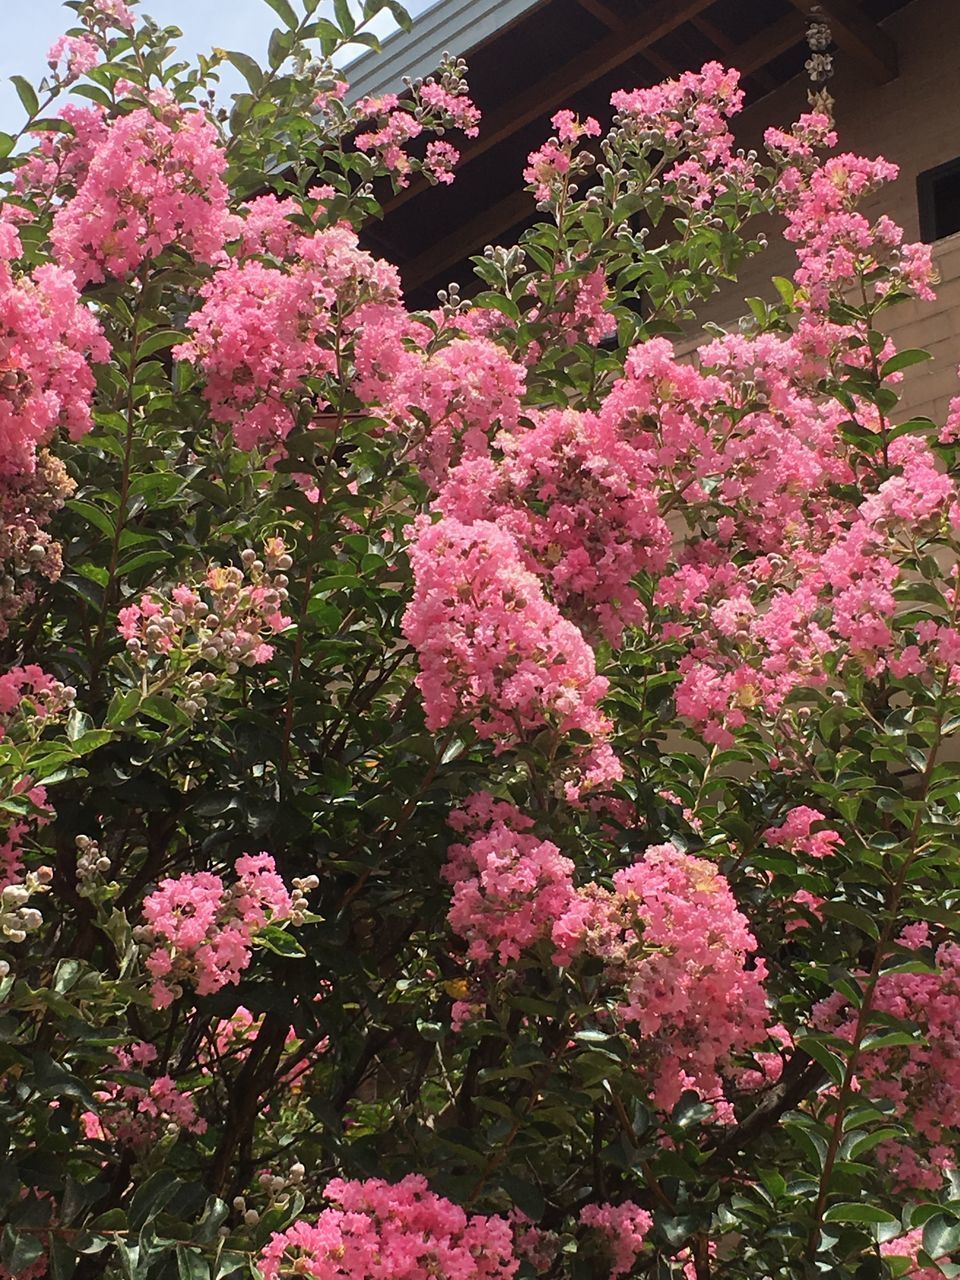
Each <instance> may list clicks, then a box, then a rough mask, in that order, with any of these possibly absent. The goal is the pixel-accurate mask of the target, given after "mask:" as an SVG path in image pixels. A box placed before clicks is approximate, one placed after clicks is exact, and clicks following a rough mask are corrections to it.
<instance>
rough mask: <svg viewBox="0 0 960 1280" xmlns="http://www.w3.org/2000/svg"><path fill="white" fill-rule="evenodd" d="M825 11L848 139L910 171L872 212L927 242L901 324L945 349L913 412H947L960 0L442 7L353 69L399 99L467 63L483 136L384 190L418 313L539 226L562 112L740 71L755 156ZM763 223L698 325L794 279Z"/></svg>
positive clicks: (675, 0) (894, 319)
mask: <svg viewBox="0 0 960 1280" xmlns="http://www.w3.org/2000/svg"><path fill="white" fill-rule="evenodd" d="M818 14H819V16H821V17H822V18H823V20H824V21H825V22H826V23H827V24H828V25H829V27H830V33H831V36H832V39H833V47H832V50H831V52H832V58H833V64H834V73H833V75H832V76H831V78H830V80H829V89H830V93H831V94H832V96H833V98H834V100H835V108H834V113H835V116H836V120H837V126H838V129H839V131H840V136H841V145H842V147H843V148H844V149H845V150H851V151H860V152H863V153H865V154H868V155H874V154H877V153H882V154H883V155H885V156H886V157H887V158H888V159H890V160H893V161H894V162H895V163H897V164H898V165H899V166H900V177H899V179H898V181H897V182H896V183H894V184H892V185H891V186H888V187H887V188H885V189H884V191H883V193H882V194H881V195H880V197H878V199H877V202H876V204H877V207H876V209H875V210H873V212H880V211H881V209H882V210H884V211H886V212H888V213H889V214H890V215H891V216H892V217H893V218H895V219H896V220H897V221H898V222H899V223H901V225H902V226H903V227H904V228H905V231H906V235H907V237H908V238H909V239H918V238H923V239H926V240H929V241H932V242H934V254H935V258H936V261H937V265H938V268H939V271H940V275H941V281H942V283H941V285H940V288H939V291H938V292H939V297H938V301H937V302H936V303H934V304H930V303H907V304H904V305H903V306H901V307H898V308H895V309H894V310H893V311H892V312H891V313H890V320H891V326H892V332H893V335H894V337H895V339H896V341H897V342H898V344H899V345H900V346H905V347H907V346H924V347H927V348H928V349H929V350H930V351H931V352H932V354H933V356H934V360H933V361H932V362H930V363H928V364H926V365H923V366H918V367H917V368H915V369H913V370H910V371H909V372H908V374H907V383H906V386H905V408H906V409H907V410H908V411H909V412H910V413H915V414H927V415H929V416H931V417H933V418H935V419H936V418H942V416H943V413H944V412H945V408H946V401H947V400H948V399H949V397H950V396H951V395H953V394H954V393H955V391H956V390H957V389H958V387H957V379H956V367H957V364H958V363H960V74H958V72H960V65H958V64H960V0H859V2H857V0H820V3H819V4H817V3H815V0H438V2H437V3H435V4H433V5H431V6H430V8H428V9H427V10H426V11H425V12H424V13H423V14H422V15H421V16H420V17H419V18H418V19H417V20H416V22H415V23H414V25H413V29H412V30H411V31H410V32H406V33H403V32H398V33H397V34H396V35H394V36H393V37H391V38H390V39H389V40H387V41H386V42H385V44H384V49H383V53H382V54H381V55H374V54H370V55H365V56H364V57H362V58H360V59H359V60H358V61H357V62H355V63H354V64H353V66H352V67H351V68H350V74H351V79H352V88H353V92H354V93H355V94H357V95H360V94H368V93H372V94H375V93H380V92H385V91H388V90H396V89H399V88H400V87H401V85H402V78H403V76H405V75H410V76H418V75H427V74H429V72H430V71H431V70H432V69H433V68H434V67H436V65H437V63H438V61H439V59H440V56H441V54H442V53H443V51H444V50H447V51H449V52H450V53H452V54H457V55H462V56H464V57H465V58H466V59H467V61H468V63H469V68H470V71H469V80H470V87H471V93H472V96H473V97H474V99H475V100H476V101H477V103H478V105H479V106H480V107H481V109H482V110H483V113H484V120H483V125H482V127H481V132H480V136H479V138H477V139H475V140H473V141H469V142H467V144H466V145H465V146H464V147H462V148H461V150H462V153H463V154H462V160H461V165H460V168H459V170H458V175H457V181H456V182H455V183H454V184H453V186H451V187H430V186H428V185H427V184H426V183H425V182H423V181H421V180H419V179H415V180H414V181H413V182H411V184H410V186H409V187H408V188H407V189H405V190H403V191H401V192H399V193H397V194H395V195H389V194H388V195H387V196H386V198H385V199H384V202H383V203H384V219H383V222H382V223H381V224H379V225H376V226H374V227H371V228H370V229H369V234H368V241H369V244H370V247H371V248H373V249H374V250H376V251H377V252H378V253H380V254H381V255H382V256H384V257H386V258H388V259H390V260H391V261H393V262H395V263H397V265H398V266H399V267H400V269H401V272H402V275H403V279H404V285H405V288H406V291H407V295H408V297H409V298H410V300H411V302H412V303H413V304H414V305H420V306H424V305H431V304H432V302H433V300H434V298H435V295H436V291H437V289H438V288H440V287H442V286H444V285H446V284H447V283H449V282H450V281H451V280H456V281H458V282H459V283H461V284H462V285H464V286H466V285H468V283H469V281H470V279H471V269H470V263H469V258H470V255H472V254H475V253H479V252H481V251H482V249H483V247H484V245H486V244H490V243H494V244H495V243H498V242H504V243H508V242H510V241H511V240H513V239H514V238H515V237H516V235H517V234H518V233H519V232H520V231H521V230H522V228H523V227H524V226H526V225H527V224H528V223H529V222H530V221H531V220H532V218H533V216H534V209H533V203H532V200H531V197H530V196H529V194H528V193H527V192H525V191H524V190H523V189H522V177H521V172H522V169H523V167H524V162H525V158H526V156H527V154H528V152H530V151H531V150H533V149H534V148H535V147H537V146H539V145H540V143H541V142H542V141H543V140H544V138H546V136H547V135H548V134H549V132H550V126H549V118H550V116H551V115H552V114H553V112H554V111H556V110H557V109H558V108H559V107H561V106H569V107H571V108H573V109H574V110H576V111H578V112H579V113H580V114H591V115H595V116H597V117H598V118H599V119H600V120H601V122H603V121H604V119H607V120H608V119H609V117H610V107H609V97H610V93H611V92H612V91H613V90H614V89H617V88H630V87H633V86H635V85H638V84H653V83H655V82H656V81H657V80H660V79H662V78H664V77H665V76H671V75H676V74H677V73H678V72H679V71H681V70H684V69H687V68H695V67H699V66H701V65H702V63H703V62H705V61H707V60H710V59H717V60H719V61H721V62H725V63H727V64H728V65H733V66H736V67H738V68H739V69H740V71H741V73H742V75H743V84H744V88H745V90H746V94H747V106H746V109H745V111H744V113H743V114H742V116H741V117H740V118H739V121H738V123H737V126H736V127H737V134H738V141H739V142H740V143H741V144H742V145H743V146H746V147H750V146H757V145H758V144H759V142H760V139H761V136H762V133H763V129H764V127H765V126H766V125H768V124H771V123H777V124H787V123H789V122H790V121H791V120H793V119H795V118H796V116H797V115H798V114H799V112H801V111H803V110H806V109H808V108H807V90H808V88H809V86H810V81H809V77H808V74H807V71H806V70H805V63H806V61H807V59H808V58H809V56H810V49H809V47H808V45H807V38H806V37H807V27H808V23H809V21H810V18H811V16H816V15H818ZM869 211H870V210H869V209H868V212H869ZM770 231H771V232H772V233H773V234H771V235H770V240H771V245H772V247H771V249H770V250H769V251H768V252H767V253H765V254H763V255H761V257H760V258H758V259H755V260H753V261H752V262H750V263H748V264H746V266H745V269H744V271H743V273H742V275H741V280H740V283H739V285H738V287H737V288H736V290H735V291H731V292H730V293H722V294H721V295H719V296H718V297H717V298H716V299H715V300H714V301H713V303H712V304H711V306H710V307H709V308H708V309H707V311H706V312H705V313H704V315H703V318H704V319H710V320H714V321H717V322H718V323H721V324H722V323H727V322H732V321H733V320H735V318H736V317H737V316H738V315H739V314H740V313H741V311H742V310H743V306H742V299H743V298H744V297H746V296H751V295H754V294H759V295H764V294H767V295H770V296H772V293H771V286H770V277H771V276H772V275H780V274H789V272H790V270H791V265H790V264H791V255H790V248H789V246H787V245H785V244H783V242H782V241H780V240H779V237H778V236H777V235H776V228H773V227H771V228H770ZM778 245H779V247H778Z"/></svg>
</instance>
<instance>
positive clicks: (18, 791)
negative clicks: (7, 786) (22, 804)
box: [0, 778, 53, 889]
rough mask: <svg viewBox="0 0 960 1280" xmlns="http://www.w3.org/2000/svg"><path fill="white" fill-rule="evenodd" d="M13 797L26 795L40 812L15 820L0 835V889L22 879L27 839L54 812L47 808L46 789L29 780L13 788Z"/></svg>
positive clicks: (26, 779)
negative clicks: (32, 783) (33, 784)
mask: <svg viewBox="0 0 960 1280" xmlns="http://www.w3.org/2000/svg"><path fill="white" fill-rule="evenodd" d="M13 794H14V795H17V796H26V797H27V799H28V800H29V801H30V803H31V804H32V805H33V806H34V808H35V809H36V810H39V812H35V813H32V814H27V815H24V816H23V817H18V818H14V819H12V820H11V821H10V822H9V823H7V824H6V827H5V829H4V830H3V834H2V835H0V889H4V888H6V886H7V885H10V884H15V883H16V882H18V881H22V880H23V878H24V867H23V853H24V841H25V838H26V837H27V836H29V835H31V834H32V833H33V832H34V830H35V829H36V828H38V827H42V826H43V825H44V824H45V823H46V821H47V819H48V816H49V815H50V814H51V813H52V812H53V811H52V810H51V809H50V808H49V807H48V805H47V792H46V788H45V787H35V786H32V785H31V781H30V779H29V778H23V779H22V780H21V781H20V782H19V783H18V784H17V785H16V786H15V787H14V788H13Z"/></svg>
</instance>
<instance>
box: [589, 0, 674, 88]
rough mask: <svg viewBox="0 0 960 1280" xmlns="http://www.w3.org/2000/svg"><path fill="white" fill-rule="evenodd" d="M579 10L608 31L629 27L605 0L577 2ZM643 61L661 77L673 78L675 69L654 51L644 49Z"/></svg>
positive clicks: (628, 23) (627, 22) (626, 21)
mask: <svg viewBox="0 0 960 1280" xmlns="http://www.w3.org/2000/svg"><path fill="white" fill-rule="evenodd" d="M577 4H578V5H579V6H580V8H581V9H585V10H586V11H587V13H589V14H591V15H592V16H593V17H594V18H596V19H597V21H598V22H602V23H603V25H604V26H605V27H607V28H608V30H610V31H623V29H624V28H625V27H628V26H629V25H630V19H629V18H625V17H623V15H622V14H620V13H618V12H617V11H616V9H612V8H611V7H610V5H609V4H607V0H577ZM643 57H644V59H645V60H646V61H647V62H649V64H650V66H651V67H655V68H656V69H657V71H659V72H660V74H661V75H662V76H675V75H676V74H677V68H676V67H675V66H674V65H673V63H672V62H670V61H669V60H668V59H667V58H664V57H661V55H660V54H659V53H657V51H656V49H644V51H643Z"/></svg>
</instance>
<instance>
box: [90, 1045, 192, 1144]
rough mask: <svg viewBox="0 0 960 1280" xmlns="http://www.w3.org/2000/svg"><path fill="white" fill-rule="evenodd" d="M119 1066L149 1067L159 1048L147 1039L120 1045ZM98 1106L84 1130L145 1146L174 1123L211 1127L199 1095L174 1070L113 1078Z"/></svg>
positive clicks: (131, 1070)
mask: <svg viewBox="0 0 960 1280" xmlns="http://www.w3.org/2000/svg"><path fill="white" fill-rule="evenodd" d="M114 1054H115V1056H116V1059H117V1068H116V1069H117V1071H118V1072H121V1073H122V1074H123V1075H124V1076H130V1075H136V1074H140V1073H145V1072H146V1071H147V1069H148V1068H149V1067H150V1066H152V1064H153V1063H154V1062H156V1060H157V1050H156V1047H155V1046H154V1045H152V1044H147V1043H146V1042H145V1041H142V1040H141V1041H138V1042H135V1043H134V1044H132V1045H131V1046H130V1048H129V1049H123V1048H120V1049H115V1050H114ZM93 1096H94V1098H95V1100H96V1102H97V1104H98V1106H97V1109H96V1111H85V1112H84V1113H83V1114H82V1116H81V1117H80V1120H81V1124H82V1126H83V1131H84V1136H85V1137H86V1138H88V1139H93V1140H96V1141H99V1142H114V1143H117V1144H118V1145H119V1146H122V1147H132V1148H133V1149H134V1150H139V1149H142V1148H144V1147H147V1146H150V1145H152V1144H153V1143H156V1142H158V1141H159V1140H160V1139H161V1138H162V1137H163V1136H164V1134H165V1133H166V1132H168V1131H169V1129H170V1127H171V1126H176V1128H178V1129H186V1130H187V1131H188V1132H190V1133H194V1134H201V1133H205V1132H206V1128H207V1122H206V1120H204V1119H203V1117H202V1116H200V1115H199V1113H198V1111H197V1104H196V1102H195V1100H194V1098H193V1095H192V1094H191V1093H189V1092H186V1091H184V1090H183V1089H180V1088H178V1086H177V1085H176V1084H175V1082H174V1080H173V1077H172V1076H171V1075H169V1074H168V1073H166V1072H164V1074H162V1075H159V1076H155V1077H154V1078H153V1079H152V1080H149V1081H148V1082H146V1083H144V1084H142V1085H141V1084H131V1083H129V1081H127V1080H125V1081H124V1082H123V1083H120V1082H111V1083H109V1084H107V1086H106V1087H105V1088H103V1089H100V1090H98V1091H97V1092H96V1093H94V1095H93Z"/></svg>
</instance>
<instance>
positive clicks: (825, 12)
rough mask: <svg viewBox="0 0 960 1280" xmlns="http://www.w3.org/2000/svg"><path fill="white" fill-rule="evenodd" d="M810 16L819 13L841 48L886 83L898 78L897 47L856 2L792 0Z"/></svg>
mask: <svg viewBox="0 0 960 1280" xmlns="http://www.w3.org/2000/svg"><path fill="white" fill-rule="evenodd" d="M791 3H792V4H793V5H794V6H795V7H796V8H797V9H799V10H800V12H801V13H802V14H805V15H806V16H807V17H810V16H816V15H815V11H817V10H819V14H820V15H822V17H823V19H824V21H825V22H826V23H827V24H828V25H829V27H830V30H831V31H832V32H833V38H834V41H835V42H836V44H837V46H838V47H839V48H841V49H843V50H844V51H845V52H846V53H849V54H850V55H851V57H853V58H856V59H857V61H858V62H860V63H862V64H863V66H865V67H866V68H867V70H868V71H869V72H870V74H871V75H872V76H874V77H875V78H876V79H877V80H879V81H880V83H881V84H885V83H886V82H887V81H888V80H894V79H896V76H897V71H898V67H897V46H896V45H895V44H894V42H893V40H891V38H890V36H889V35H887V33H886V31H884V30H883V29H882V27H878V26H877V24H876V23H875V22H873V21H872V20H871V19H870V18H868V17H867V15H866V14H865V13H864V12H863V10H862V9H861V8H860V6H859V5H858V4H855V3H854V0H791Z"/></svg>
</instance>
